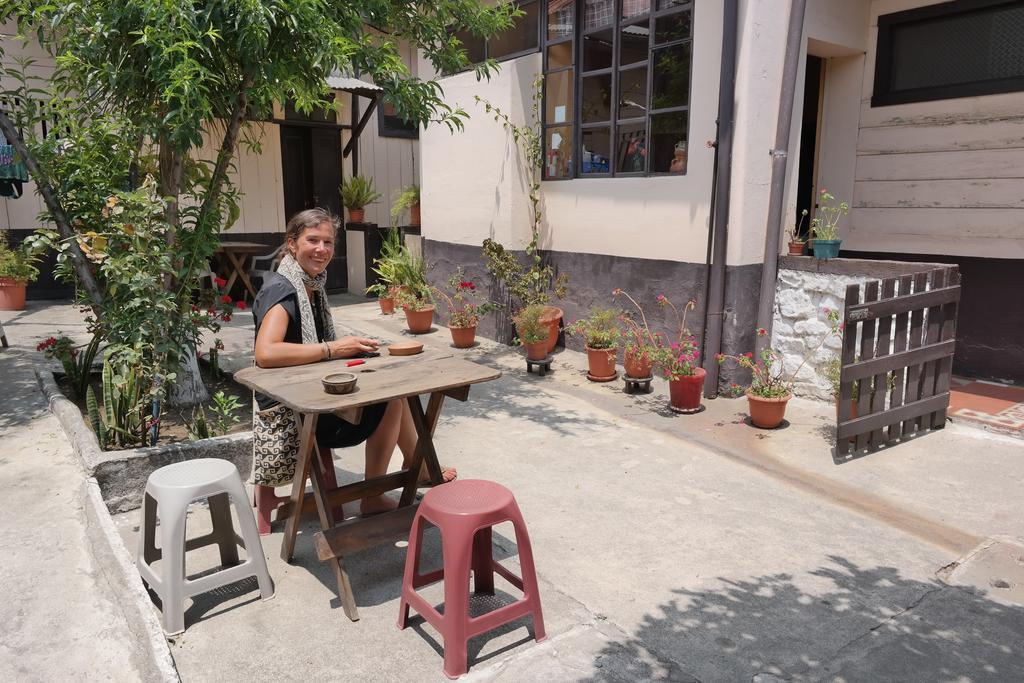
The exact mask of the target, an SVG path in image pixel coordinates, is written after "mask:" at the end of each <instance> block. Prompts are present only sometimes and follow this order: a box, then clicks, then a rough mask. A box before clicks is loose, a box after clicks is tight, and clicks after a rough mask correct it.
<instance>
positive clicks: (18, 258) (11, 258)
mask: <svg viewBox="0 0 1024 683" xmlns="http://www.w3.org/2000/svg"><path fill="white" fill-rule="evenodd" d="M8 240H9V238H8V234H7V231H6V230H0V277H6V278H10V279H11V280H14V281H15V282H32V281H34V280H35V279H36V278H37V277H39V269H38V268H36V267H35V262H36V261H37V260H38V255H37V254H35V253H34V251H33V250H32V249H31V248H30V247H31V245H32V242H31V241H26V242H22V243H21V244H20V245H19V246H18V247H15V248H12V247H11V245H10V242H9V241H8Z"/></svg>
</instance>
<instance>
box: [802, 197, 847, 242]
mask: <svg viewBox="0 0 1024 683" xmlns="http://www.w3.org/2000/svg"><path fill="white" fill-rule="evenodd" d="M835 199H836V198H835V197H833V196H832V195H831V194H830V193H829V191H828V190H826V189H824V188H822V190H821V196H820V197H819V199H818V209H817V212H816V214H817V215H815V217H814V218H812V219H811V235H813V239H811V246H812V247H814V257H815V258H819V259H831V258H835V257H837V256H839V245H840V243H841V242H842V240H841V239H839V219H840V218H842V217H843V216H845V215H846V214H848V213H850V205H849V204H847V203H846V202H839V203H838V204H834V203H833V202H835Z"/></svg>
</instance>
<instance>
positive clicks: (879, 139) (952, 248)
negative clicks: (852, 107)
mask: <svg viewBox="0 0 1024 683" xmlns="http://www.w3.org/2000/svg"><path fill="white" fill-rule="evenodd" d="M929 4H934V3H933V2H922V1H921V0H875V1H874V2H872V6H871V22H872V25H871V33H870V37H869V43H868V44H869V51H868V59H867V60H866V64H865V72H864V90H863V97H862V100H861V116H860V127H859V132H858V140H857V161H856V171H855V182H854V192H853V202H852V207H853V208H852V216H851V231H850V235H849V239H848V240H847V241H846V242H844V244H843V247H844V248H849V249H853V250H863V251H884V252H910V253H930V254H948V255H956V256H981V257H995V258H1024V192H1021V189H1020V188H1021V186H1022V182H1021V181H1022V179H1024V92H1017V93H1007V94H1000V95H988V96H983V97H967V98H957V99H951V100H937V101H932V102H917V103H912V104H905V105H894V106H888V107H874V108H873V107H872V106H871V94H872V89H873V80H874V69H875V50H876V46H877V19H878V15H879V14H888V13H890V12H897V11H901V10H905V9H911V8H914V7H920V6H923V5H929Z"/></svg>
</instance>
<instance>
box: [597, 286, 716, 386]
mask: <svg viewBox="0 0 1024 683" xmlns="http://www.w3.org/2000/svg"><path fill="white" fill-rule="evenodd" d="M612 296H614V297H618V296H624V297H626V298H627V299H629V302H630V303H631V304H633V307H634V308H636V314H637V315H638V316H639V321H637V320H635V319H634V318H633V317H632V316H631V315H629V314H624V315H623V317H622V322H623V324H624V325H625V327H626V339H627V342H626V353H627V354H634V355H635V356H637V357H641V358H644V359H650V360H652V361H653V362H654V365H656V366H657V367H658V369H659V370H660V371H661V373H662V375H664V377H665V379H668V380H674V379H679V378H680V377H691V376H693V374H694V373H695V372H696V370H697V368H698V367H700V348H699V346H698V344H697V338H696V337H695V336H694V335H693V334H691V333H690V330H688V329H687V328H686V314H687V313H689V312H690V311H692V310H693V309H694V308H696V307H697V302H696V301H695V300H693V299H690V300H688V301H687V302H686V305H685V306H683V312H682V313H680V312H679V309H678V308H676V306H675V304H673V303H672V301H671V300H670V299H669V298H668V297H667V296H665V295H664V294H659V295H658V297H657V301H658V305H659V306H661V307H662V308H669V309H671V310H672V312H673V313H674V314H675V319H676V321H677V322H678V327H677V328H676V331H675V335H674V337H673V338H672V339H670V338H669V337H668V336H667V335H665V334H663V333H661V332H652V331H651V327H650V325H649V324H648V322H647V315H646V314H645V313H644V309H643V307H642V306H641V305H640V304H639V303H637V301H636V299H634V298H633V297H632V296H630V295H629V293H628V292H626V291H625V290H623V289H615V290H613V291H612ZM673 339H674V340H673Z"/></svg>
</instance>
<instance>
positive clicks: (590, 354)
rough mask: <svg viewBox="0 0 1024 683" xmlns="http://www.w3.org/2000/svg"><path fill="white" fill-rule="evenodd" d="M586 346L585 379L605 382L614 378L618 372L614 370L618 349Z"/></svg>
mask: <svg viewBox="0 0 1024 683" xmlns="http://www.w3.org/2000/svg"><path fill="white" fill-rule="evenodd" d="M586 348H587V367H588V369H589V371H588V372H587V379H589V380H590V381H591V382H607V381H609V380H613V379H615V377H616V376H618V373H617V372H615V358H616V357H617V356H618V354H619V350H618V349H617V348H615V349H592V348H590V347H589V346H588V347H586Z"/></svg>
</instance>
